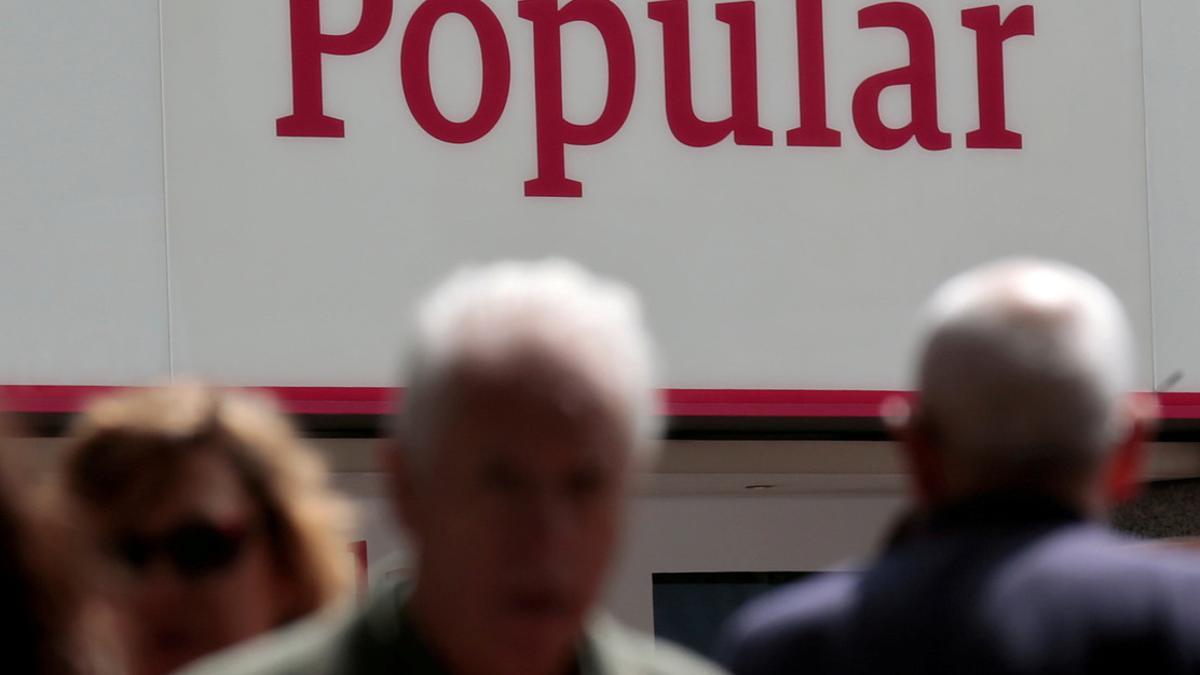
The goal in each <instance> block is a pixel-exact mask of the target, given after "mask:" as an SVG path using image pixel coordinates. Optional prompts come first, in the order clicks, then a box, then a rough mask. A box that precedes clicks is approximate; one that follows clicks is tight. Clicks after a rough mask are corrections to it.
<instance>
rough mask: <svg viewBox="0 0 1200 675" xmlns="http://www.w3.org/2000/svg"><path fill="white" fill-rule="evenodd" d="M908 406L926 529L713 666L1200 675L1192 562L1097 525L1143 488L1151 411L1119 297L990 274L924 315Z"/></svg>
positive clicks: (739, 620)
mask: <svg viewBox="0 0 1200 675" xmlns="http://www.w3.org/2000/svg"><path fill="white" fill-rule="evenodd" d="M925 318H926V320H927V327H926V335H925V339H924V343H923V350H922V353H921V357H920V361H919V366H918V371H917V381H918V389H919V392H918V398H917V399H916V401H915V403H914V404H913V406H912V408H911V410H909V409H908V406H907V405H905V404H897V405H893V406H892V408H893V410H892V411H891V412H892V413H893V415H892V417H893V418H894V421H895V423H896V425H897V431H898V435H899V437H900V438H901V440H902V443H901V445H902V447H903V450H904V451H905V455H906V458H907V460H908V462H909V464H910V467H911V480H912V484H913V485H912V487H913V491H914V493H915V497H916V500H917V502H918V505H919V508H918V512H919V513H921V514H922V517H920V518H918V519H916V520H915V521H914V523H912V524H911V525H910V527H908V528H907V530H908V531H907V532H906V533H905V535H903V536H901V537H898V538H897V539H896V540H894V541H893V542H892V543H891V544H890V545H889V546H888V548H887V550H885V551H884V552H883V553H882V555H881V556H880V557H879V559H878V560H876V561H875V562H874V564H872V565H871V566H870V568H869V569H868V570H866V571H865V572H864V573H862V574H861V575H860V574H850V573H842V574H831V575H826V576H823V577H819V578H817V579H815V580H813V581H811V582H808V583H800V584H798V585H796V586H793V587H790V588H787V589H783V590H781V591H779V592H777V593H775V594H772V595H770V596H768V597H766V598H764V599H762V600H760V601H757V602H755V603H752V604H751V606H749V607H748V608H746V609H744V610H742V611H741V612H740V613H739V614H738V615H737V616H736V617H735V618H734V619H733V620H732V621H731V623H730V625H729V626H728V627H727V629H726V636H725V638H724V639H723V643H722V646H721V652H722V654H723V657H722V658H723V660H724V661H725V663H726V665H727V666H728V667H729V668H730V669H731V670H732V671H733V672H734V673H736V674H737V675H764V674H767V673H780V674H782V673H797V672H803V673H855V674H858V673H928V674H939V673H990V674H1009V673H1039V674H1051V673H1097V672H1122V673H1195V672H1200V571H1198V569H1197V562H1196V561H1195V560H1194V559H1188V558H1182V557H1179V558H1171V557H1166V556H1165V555H1160V554H1159V553H1151V552H1147V551H1144V550H1142V549H1140V548H1137V547H1131V546H1130V545H1129V543H1128V542H1127V541H1126V540H1125V539H1123V538H1122V537H1120V536H1119V535H1117V534H1116V533H1114V532H1112V531H1110V530H1109V529H1108V528H1107V527H1106V526H1104V525H1102V524H1101V523H1100V522H1099V521H1100V519H1101V518H1102V517H1103V516H1104V515H1105V514H1106V513H1107V511H1108V510H1109V508H1110V507H1112V506H1113V505H1114V504H1115V503H1117V502H1118V501H1120V500H1123V499H1125V498H1127V497H1129V496H1131V494H1132V493H1133V491H1134V490H1135V488H1136V486H1137V484H1138V480H1139V477H1140V476H1139V473H1140V466H1141V459H1142V453H1143V435H1144V434H1145V432H1146V430H1147V426H1148V425H1149V424H1150V422H1151V421H1152V419H1151V418H1152V416H1153V413H1154V405H1153V402H1152V400H1151V399H1149V398H1148V397H1145V396H1138V395H1135V394H1132V393H1131V389H1132V387H1133V385H1134V375H1133V372H1134V367H1133V359H1134V356H1133V346H1132V339H1131V336H1130V330H1129V326H1128V323H1127V320H1126V318H1125V316H1124V312H1123V311H1122V308H1121V306H1120V303H1119V302H1118V301H1117V299H1116V297H1115V296H1114V295H1113V294H1112V292H1111V291H1110V290H1109V289H1108V288H1106V287H1105V286H1104V285H1103V284H1102V283H1101V282H1100V281H1098V280H1097V279H1095V278H1094V277H1092V276H1091V275H1089V274H1087V273H1085V272H1083V271H1081V270H1078V269H1075V268H1073V267H1070V266H1067V265H1064V264H1061V263H1055V262H1047V261H1039V260H1008V261H1001V262H998V263H993V264H990V265H985V266H983V267H980V268H977V269H974V270H971V271H969V272H967V273H965V274H963V275H961V276H958V277H956V278H954V279H952V280H950V281H949V282H947V283H946V284H945V285H943V286H942V287H941V288H940V289H939V290H938V291H937V292H936V293H935V294H934V296H933V298H932V299H931V300H930V302H929V305H928V307H927V310H926V317H925Z"/></svg>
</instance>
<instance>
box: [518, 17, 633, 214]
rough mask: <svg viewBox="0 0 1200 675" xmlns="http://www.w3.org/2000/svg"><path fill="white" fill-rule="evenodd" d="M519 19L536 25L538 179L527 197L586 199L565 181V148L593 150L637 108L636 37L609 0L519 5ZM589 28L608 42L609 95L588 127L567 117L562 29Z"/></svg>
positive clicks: (579, 186)
mask: <svg viewBox="0 0 1200 675" xmlns="http://www.w3.org/2000/svg"><path fill="white" fill-rule="evenodd" d="M517 14H518V15H519V16H520V17H521V18H522V19H525V20H527V21H529V22H531V23H532V24H533V86H534V90H535V94H534V116H535V125H536V128H537V177H536V178H533V179H532V180H528V181H525V196H527V197H582V196H583V184H582V183H580V182H579V181H576V180H571V179H569V178H567V176H566V157H565V155H566V146H567V145H595V144H597V143H603V142H604V141H606V140H608V139H610V138H612V137H613V135H614V134H616V133H617V131H619V130H620V129H621V127H622V126H623V125H624V124H625V120H626V119H627V118H628V117H629V111H630V109H631V108H632V107H633V91H634V82H635V79H636V70H635V68H634V54H633V34H632V33H631V32H630V30H629V23H628V22H627V21H626V20H625V15H624V14H622V13H621V10H620V8H618V7H617V6H616V5H615V4H613V3H612V2H611V0H571V2H568V3H567V4H565V5H563V6H562V7H561V8H559V7H558V0H521V2H520V3H519V4H518V5H517ZM574 21H582V22H584V23H589V24H591V25H592V26H594V27H595V28H596V30H597V31H599V33H600V37H601V38H602V39H603V41H604V51H605V57H606V60H607V61H608V94H607V96H606V97H605V99H604V109H603V110H602V111H601V113H600V116H599V117H597V118H596V120H595V121H593V122H592V123H590V124H575V123H573V122H569V121H567V119H566V118H565V117H564V115H563V99H562V88H563V82H562V27H563V25H564V24H568V23H571V22H574Z"/></svg>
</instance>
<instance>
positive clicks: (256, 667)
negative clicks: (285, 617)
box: [177, 607, 354, 675]
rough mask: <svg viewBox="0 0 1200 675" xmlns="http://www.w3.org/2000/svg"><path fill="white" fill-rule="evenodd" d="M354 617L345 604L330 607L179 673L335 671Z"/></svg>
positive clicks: (317, 674)
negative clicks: (342, 645)
mask: <svg viewBox="0 0 1200 675" xmlns="http://www.w3.org/2000/svg"><path fill="white" fill-rule="evenodd" d="M353 617H354V615H353V613H352V612H351V611H350V610H349V609H348V608H345V607H339V608H337V609H334V610H328V611H326V612H322V613H321V614H319V615H317V616H314V617H312V618H309V619H305V620H302V621H300V622H299V623H296V624H294V625H291V626H288V627H285V628H281V629H279V630H275V631H272V632H270V633H268V634H266V635H264V636H261V637H258V638H255V639H253V640H250V641H248V642H244V643H242V644H240V645H237V646H236V647H233V648H231V649H227V650H225V651H222V652H219V653H217V654H216V655H214V656H211V657H208V658H205V659H202V660H200V661H198V662H197V663H195V664H193V665H191V666H189V667H187V668H185V669H184V670H182V671H180V672H179V673H178V674H177V675H333V674H334V673H337V672H338V668H337V662H336V654H337V652H338V649H337V645H338V644H339V643H340V642H342V641H343V640H344V639H345V635H346V633H347V631H348V630H349V627H350V624H351V622H352V620H353Z"/></svg>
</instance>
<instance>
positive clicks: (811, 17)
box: [787, 0, 842, 147]
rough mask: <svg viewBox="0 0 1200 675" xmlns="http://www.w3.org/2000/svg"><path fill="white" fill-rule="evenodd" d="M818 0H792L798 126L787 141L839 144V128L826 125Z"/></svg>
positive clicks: (822, 20)
mask: <svg viewBox="0 0 1200 675" xmlns="http://www.w3.org/2000/svg"><path fill="white" fill-rule="evenodd" d="M822 1H823V0H796V57H797V60H798V61H799V64H800V126H798V127H796V128H795V129H790V130H788V132H787V144H788V145H804V146H812V147H837V146H840V145H841V144H842V132H840V131H837V130H836V129H830V128H829V121H828V112H827V110H826V103H825V23H824V18H823V17H822V9H823V8H822V6H821V3H822Z"/></svg>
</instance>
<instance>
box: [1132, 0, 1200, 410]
mask: <svg viewBox="0 0 1200 675" xmlns="http://www.w3.org/2000/svg"><path fill="white" fill-rule="evenodd" d="M1142 21H1143V30H1144V31H1145V33H1146V35H1147V39H1146V40H1145V42H1144V49H1145V59H1146V123H1147V127H1146V142H1147V146H1148V159H1149V168H1150V173H1149V182H1150V202H1149V208H1150V236H1151V238H1150V242H1151V251H1152V263H1153V264H1152V268H1151V269H1153V271H1154V277H1153V282H1154V354H1155V371H1156V373H1155V374H1156V380H1157V381H1158V382H1163V381H1164V380H1167V379H1168V378H1172V379H1174V378H1173V376H1176V374H1177V377H1179V378H1181V379H1179V381H1178V382H1177V383H1176V384H1175V388H1176V389H1179V390H1183V391H1196V390H1200V311H1197V307H1198V304H1197V297H1200V264H1198V262H1200V190H1197V189H1196V188H1197V184H1198V183H1200V127H1198V126H1197V117H1196V114H1197V111H1200V3H1197V2H1196V1H1195V0H1145V1H1144V2H1143V3H1142Z"/></svg>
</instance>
